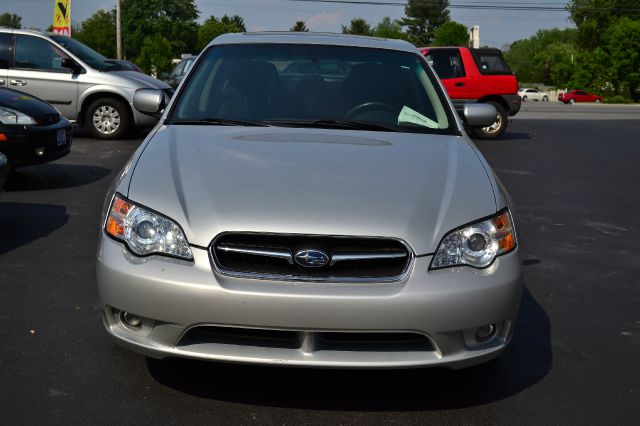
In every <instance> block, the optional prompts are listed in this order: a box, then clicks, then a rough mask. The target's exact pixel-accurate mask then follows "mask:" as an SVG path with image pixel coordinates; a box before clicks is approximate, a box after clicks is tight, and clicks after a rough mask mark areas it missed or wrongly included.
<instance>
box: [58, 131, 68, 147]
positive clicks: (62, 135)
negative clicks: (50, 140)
mask: <svg viewBox="0 0 640 426" xmlns="http://www.w3.org/2000/svg"><path fill="white" fill-rule="evenodd" d="M66 144H67V130H66V129H58V130H57V133H56V145H57V146H65V145H66Z"/></svg>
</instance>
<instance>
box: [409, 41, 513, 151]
mask: <svg viewBox="0 0 640 426" xmlns="http://www.w3.org/2000/svg"><path fill="white" fill-rule="evenodd" d="M420 50H421V51H422V53H423V54H424V56H425V58H426V59H427V61H428V62H429V64H430V65H431V66H432V67H433V69H434V71H435V72H436V73H437V74H438V76H439V77H440V80H442V83H443V84H444V87H445V89H446V90H447V93H449V97H450V98H451V100H452V101H453V104H454V106H455V107H456V109H457V110H458V111H461V110H462V109H463V107H464V104H465V103H475V102H484V103H488V104H491V105H493V106H494V107H495V108H496V110H497V111H498V116H497V117H496V122H495V123H494V124H493V125H492V126H490V127H484V128H482V129H474V130H473V133H474V134H475V136H476V137H479V138H482V139H497V138H499V137H500V136H501V135H502V134H503V133H504V131H505V129H506V128H507V124H508V117H510V116H514V115H516V114H517V113H518V111H520V103H521V99H520V96H518V79H517V78H516V76H515V75H514V74H513V73H512V72H511V70H510V69H509V66H508V65H507V63H506V62H505V60H504V58H503V57H502V52H500V50H498V49H469V48H466V47H423V48H420Z"/></svg>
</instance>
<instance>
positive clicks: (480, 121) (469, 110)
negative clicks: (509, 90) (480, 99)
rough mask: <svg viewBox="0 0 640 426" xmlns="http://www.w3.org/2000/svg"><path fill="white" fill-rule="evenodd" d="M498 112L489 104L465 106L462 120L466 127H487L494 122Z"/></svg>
mask: <svg viewBox="0 0 640 426" xmlns="http://www.w3.org/2000/svg"><path fill="white" fill-rule="evenodd" d="M497 117H498V111H497V110H496V108H495V107H494V106H493V105H490V104H482V103H479V104H465V105H464V111H463V113H462V120H463V121H464V124H465V125H466V126H468V127H489V126H491V125H492V124H493V123H495V122H496V120H497Z"/></svg>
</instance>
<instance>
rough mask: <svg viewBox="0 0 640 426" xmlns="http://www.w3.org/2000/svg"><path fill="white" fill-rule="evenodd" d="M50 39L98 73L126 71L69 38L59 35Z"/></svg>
mask: <svg viewBox="0 0 640 426" xmlns="http://www.w3.org/2000/svg"><path fill="white" fill-rule="evenodd" d="M50 37H51V39H52V40H53V41H55V42H56V43H58V44H59V45H60V46H62V47H64V48H65V49H67V50H68V51H69V52H71V53H73V54H74V55H76V56H77V57H78V58H79V59H81V60H82V61H83V62H84V63H85V64H87V65H89V66H90V67H91V68H94V69H97V70H98V71H118V70H124V69H126V68H125V67H123V66H122V65H120V64H118V63H117V62H115V61H113V60H110V59H107V58H105V57H104V56H102V55H101V54H99V53H98V52H96V51H95V50H93V49H91V48H90V47H88V46H85V45H84V44H82V43H80V42H79V41H77V40H74V39H72V38H71V37H65V36H61V35H51V36H50Z"/></svg>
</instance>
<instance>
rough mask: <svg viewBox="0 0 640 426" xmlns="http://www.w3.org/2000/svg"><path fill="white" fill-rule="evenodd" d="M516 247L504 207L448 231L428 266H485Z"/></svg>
mask: <svg viewBox="0 0 640 426" xmlns="http://www.w3.org/2000/svg"><path fill="white" fill-rule="evenodd" d="M515 247H516V235H515V230H514V227H513V221H512V220H511V214H510V213H509V211H508V210H507V209H505V210H503V211H501V212H500V213H498V214H497V215H495V216H493V217H490V218H488V219H483V220H481V221H478V222H475V223H472V224H470V225H465V226H464V227H462V228H459V229H456V230H454V231H451V232H449V233H448V234H447V235H445V237H444V238H443V239H442V241H441V242H440V245H439V246H438V250H437V251H436V254H435V255H434V256H433V260H432V261H431V266H430V267H429V269H442V268H450V267H452V266H463V265H468V266H472V267H474V268H486V267H487V266H489V265H491V263H492V262H493V261H494V259H495V258H496V257H498V256H500V255H501V254H504V253H508V252H510V251H511V250H513V249H514V248H515Z"/></svg>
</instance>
